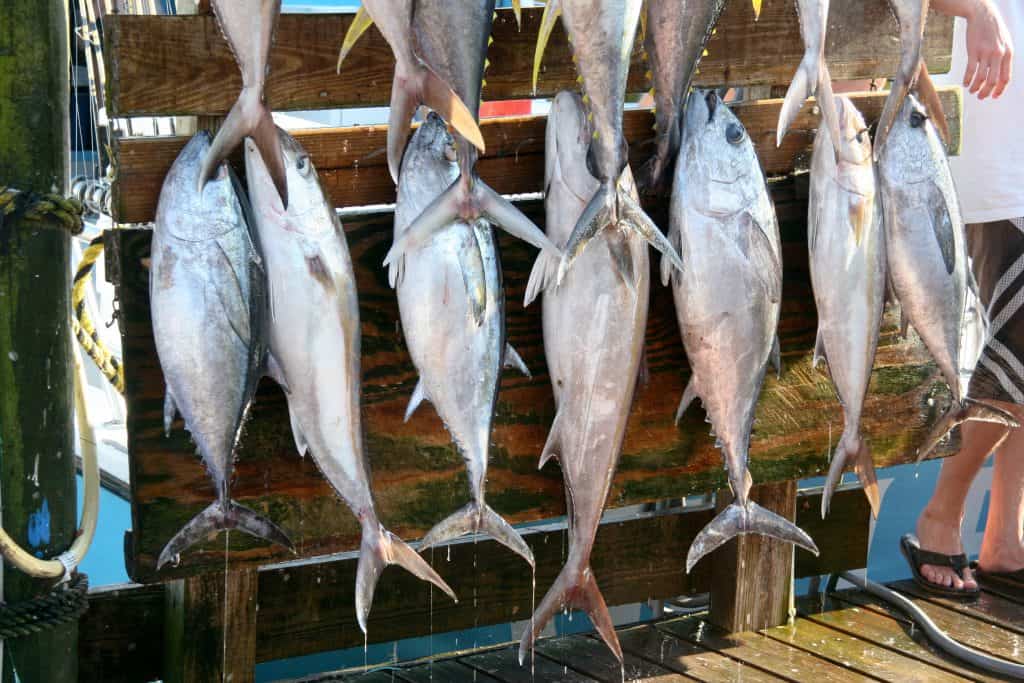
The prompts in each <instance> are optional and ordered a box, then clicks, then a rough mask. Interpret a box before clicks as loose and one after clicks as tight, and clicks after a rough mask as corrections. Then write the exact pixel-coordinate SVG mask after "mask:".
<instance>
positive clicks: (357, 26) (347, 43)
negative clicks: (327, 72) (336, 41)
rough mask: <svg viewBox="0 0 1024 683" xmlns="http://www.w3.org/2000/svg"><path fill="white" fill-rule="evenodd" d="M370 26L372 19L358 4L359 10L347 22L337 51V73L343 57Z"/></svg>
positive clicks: (339, 71) (339, 70)
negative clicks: (343, 38) (349, 21)
mask: <svg viewBox="0 0 1024 683" xmlns="http://www.w3.org/2000/svg"><path fill="white" fill-rule="evenodd" d="M371 26H373V19H371V18H370V13H369V12H367V11H366V8H365V7H363V6H360V7H359V11H358V12H356V15H355V16H354V17H353V18H352V23H351V24H349V27H348V32H347V33H346V34H345V40H343V41H342V43H341V50H339V51H338V66H337V71H338V73H341V63H342V62H344V61H345V57H348V53H349V52H351V51H352V48H353V47H355V45H356V43H357V42H358V41H359V39H360V38H361V37H362V35H363V34H364V33H366V29H368V28H370V27H371Z"/></svg>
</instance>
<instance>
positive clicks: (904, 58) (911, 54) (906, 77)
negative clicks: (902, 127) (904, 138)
mask: <svg viewBox="0 0 1024 683" xmlns="http://www.w3.org/2000/svg"><path fill="white" fill-rule="evenodd" d="M924 9H925V10H927V5H924ZM896 18H897V21H900V23H902V20H903V19H902V18H901V17H900V16H899V15H898V13H897V17H896ZM921 31H922V32H923V31H924V24H923V23H922V24H921ZM900 33H901V37H902V35H903V34H904V31H903V27H902V26H901V27H900ZM906 34H907V35H910V34H909V32H907V33H906ZM912 37H914V36H912ZM916 38H917V39H918V40H917V43H916V45H914V46H909V47H908V46H907V45H905V44H903V45H901V48H900V63H899V66H898V67H897V69H896V75H895V76H894V77H893V79H892V88H891V89H890V90H889V96H888V97H886V98H885V106H883V107H882V115H881V116H880V117H879V119H878V127H877V128H876V129H875V140H874V154H875V161H878V159H879V158H880V157H879V154H880V153H881V150H882V148H883V147H885V143H886V140H887V139H888V137H889V131H891V130H892V127H893V124H894V123H896V117H897V116H899V113H900V110H901V109H902V108H903V101H904V100H905V99H907V95H908V94H909V93H910V90H911V88H913V87H914V81H915V80H916V79H917V76H918V73H919V71H920V67H921V45H922V43H923V39H922V38H921V36H920V35H918V36H916ZM900 42H901V43H903V41H902V40H901V41H900ZM914 47H916V49H912V48H914Z"/></svg>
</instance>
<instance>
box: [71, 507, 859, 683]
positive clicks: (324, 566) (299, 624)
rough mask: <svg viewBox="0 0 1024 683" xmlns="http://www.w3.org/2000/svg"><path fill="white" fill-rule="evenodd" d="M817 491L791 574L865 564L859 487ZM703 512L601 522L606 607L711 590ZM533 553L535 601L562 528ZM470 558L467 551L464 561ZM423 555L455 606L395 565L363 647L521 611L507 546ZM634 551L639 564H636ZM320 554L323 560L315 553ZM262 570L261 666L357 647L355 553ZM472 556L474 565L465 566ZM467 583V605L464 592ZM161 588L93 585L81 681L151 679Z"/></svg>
mask: <svg viewBox="0 0 1024 683" xmlns="http://www.w3.org/2000/svg"><path fill="white" fill-rule="evenodd" d="M820 506H821V497H820V495H817V494H814V495H807V496H800V497H798V498H797V523H798V524H799V525H800V526H801V527H803V528H804V529H805V530H807V532H808V533H810V534H811V535H812V536H814V537H815V539H816V540H817V541H818V545H819V546H820V549H821V556H820V557H818V558H815V557H813V556H812V555H810V554H809V553H805V552H800V551H798V552H797V554H796V576H797V578H801V577H805V576H816V575H820V574H827V573H832V572H837V571H841V570H846V569H856V568H860V567H863V566H864V565H865V564H866V562H867V552H868V515H869V514H870V510H869V508H868V505H867V501H866V499H865V498H864V495H863V493H862V492H861V491H859V490H845V491H840V492H838V493H837V494H836V495H835V498H833V501H832V507H831V511H830V516H829V519H828V520H826V521H822V519H821V516H820V514H819V510H820ZM711 514H712V511H711V510H701V511H696V512H692V513H681V512H680V510H678V509H677V510H675V511H673V512H669V513H666V514H660V515H655V516H643V517H640V518H639V519H633V520H628V521H624V522H613V523H609V524H606V525H604V526H602V527H601V530H600V531H599V533H598V536H597V544H596V545H595V547H594V555H593V560H594V561H593V567H594V573H595V575H596V576H597V578H598V581H599V584H600V586H601V589H602V591H603V593H604V596H605V598H606V599H607V601H608V603H609V604H611V605H622V604H629V603H633V602H642V601H644V600H647V599H648V598H652V599H664V598H670V597H675V596H679V595H689V594H696V593H704V592H707V591H708V590H709V589H710V585H711V572H712V569H713V566H714V558H713V557H712V558H711V559H710V560H707V561H704V562H702V563H700V564H699V565H697V567H696V568H695V569H694V573H693V574H692V575H687V574H686V572H685V570H684V567H683V563H684V561H685V557H686V550H687V548H688V546H689V544H690V542H691V541H692V540H693V537H694V535H695V534H696V533H697V531H698V530H699V529H700V528H701V526H703V525H704V524H705V523H707V522H708V521H709V520H710V519H711ZM526 539H527V541H528V542H529V544H530V545H531V547H532V548H533V550H534V553H535V556H536V558H537V593H536V599H537V600H540V598H541V597H543V595H544V592H545V591H546V590H547V588H548V586H549V585H550V584H551V582H552V581H553V580H554V578H555V576H556V575H557V573H558V571H559V570H560V569H561V566H562V554H563V552H564V548H565V546H564V540H565V531H564V530H563V529H561V528H557V529H551V530H545V531H535V532H532V533H528V534H527V535H526ZM474 555H475V557H474ZM430 557H431V560H432V563H433V565H434V567H435V568H436V569H437V571H438V572H440V573H441V574H443V575H444V576H445V578H446V579H447V580H448V581H449V582H450V583H451V585H452V587H453V588H454V589H455V590H456V592H457V593H458V594H459V597H460V598H461V600H460V602H459V604H458V605H453V604H451V602H450V601H449V600H448V599H447V598H446V597H444V596H442V595H440V594H439V593H438V592H437V591H435V592H434V596H433V606H432V607H433V616H432V617H431V616H430V614H429V612H430V610H431V600H430V595H429V593H428V590H427V589H426V588H425V587H424V585H423V584H421V583H419V582H418V581H416V580H415V579H412V578H410V577H409V576H408V575H407V574H405V573H404V572H402V571H401V570H398V569H389V570H387V571H386V572H385V573H384V575H383V577H382V578H381V582H380V585H379V587H378V590H377V595H376V600H375V603H374V607H373V612H372V613H371V617H370V624H369V630H370V633H369V642H371V643H377V642H387V641H389V640H395V639H400V638H408V637H413V636H417V635H423V634H424V633H425V630H426V629H425V626H424V624H427V623H429V620H430V619H431V618H432V619H433V632H434V633H443V632H448V631H453V630H458V629H462V628H469V627H472V626H474V625H478V626H488V625H494V624H500V623H505V622H510V621H521V620H525V619H528V618H529V617H530V611H531V609H532V606H531V603H532V586H531V578H532V577H531V575H530V572H529V571H528V569H527V567H526V566H525V565H522V564H521V563H519V562H510V561H509V556H508V552H507V550H505V549H504V548H501V547H500V546H498V545H497V544H496V543H494V542H493V541H489V540H481V541H480V542H479V543H477V544H475V545H474V544H473V543H472V542H466V543H459V544H455V545H453V546H452V550H451V554H450V555H449V554H448V551H447V549H445V548H439V549H437V550H436V551H434V553H433V554H432V556H430ZM638 558H642V560H640V561H638ZM322 559H324V558H322ZM326 559H327V561H326V562H312V561H311V562H303V563H295V564H289V565H281V566H279V567H267V568H264V569H263V570H261V571H260V572H259V579H258V585H259V588H258V595H259V611H258V613H257V614H258V618H257V626H256V634H257V635H256V638H257V641H256V658H257V661H260V662H267V661H271V660H275V659H285V658H288V657H298V656H302V655H308V654H314V653H317V652H323V651H328V650H337V649H343V648H347V647H357V646H359V645H362V643H363V636H362V633H361V632H360V631H359V627H358V626H357V625H356V623H355V610H354V607H353V591H354V586H355V559H352V558H349V559H330V558H326ZM474 561H475V566H474ZM474 586H477V587H478V588H477V606H476V607H475V608H474V606H473V600H472V598H471V596H472V592H473V587H474ZM164 608H165V598H164V587H163V586H162V585H153V586H126V587H113V588H110V589H99V590H94V591H93V592H91V593H90V603H89V612H87V613H86V614H85V616H84V617H83V618H82V621H81V625H80V636H79V653H80V665H79V669H80V672H81V677H82V680H83V681H104V682H105V683H121V682H125V683H127V682H132V683H134V682H135V681H141V680H153V679H154V678H158V677H159V676H160V675H161V672H162V670H163V664H162V662H163V657H164V641H163V635H162V629H163V625H164V621H165V617H164Z"/></svg>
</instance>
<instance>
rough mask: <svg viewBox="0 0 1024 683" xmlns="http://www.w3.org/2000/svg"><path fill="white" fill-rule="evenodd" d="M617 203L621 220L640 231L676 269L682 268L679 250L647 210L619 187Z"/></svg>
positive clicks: (630, 194)
mask: <svg viewBox="0 0 1024 683" xmlns="http://www.w3.org/2000/svg"><path fill="white" fill-rule="evenodd" d="M618 204H619V216H620V218H621V219H622V222H624V223H625V224H627V225H629V226H630V227H631V228H633V229H634V230H636V231H637V232H638V233H640V235H641V236H642V237H643V238H644V239H645V240H647V242H648V244H650V245H651V246H652V247H654V248H655V250H657V251H658V252H659V253H661V255H662V257H663V258H665V259H668V261H669V262H670V263H671V264H672V265H673V266H674V267H675V268H676V269H677V270H680V271H681V270H682V269H683V259H682V258H680V256H679V252H677V251H676V248H675V247H674V246H673V245H672V243H671V242H670V241H669V239H668V238H667V237H666V236H665V233H663V232H662V231H661V228H659V227H658V226H657V225H656V224H655V223H654V221H652V220H651V217H650V216H648V215H647V212H646V211H644V210H643V208H642V207H641V206H640V204H639V203H638V202H637V200H636V199H634V198H633V194H632V193H630V192H628V191H626V189H625V188H623V187H620V188H619V190H618Z"/></svg>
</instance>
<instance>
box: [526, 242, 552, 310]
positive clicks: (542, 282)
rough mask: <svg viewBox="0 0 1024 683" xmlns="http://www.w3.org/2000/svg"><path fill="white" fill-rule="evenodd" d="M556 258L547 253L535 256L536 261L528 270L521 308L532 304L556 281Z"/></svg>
mask: <svg viewBox="0 0 1024 683" xmlns="http://www.w3.org/2000/svg"><path fill="white" fill-rule="evenodd" d="M558 264H559V260H558V257H557V256H555V255H553V254H551V252H548V251H542V252H540V253H539V254H537V260H536V261H534V262H533V268H532V269H530V279H529V280H528V281H527V283H526V294H525V295H524V296H523V306H524V307H526V306H529V305H530V304H532V303H533V302H534V301H535V300H536V299H537V297H538V296H540V293H541V292H543V291H544V290H545V289H547V288H548V287H549V286H550V285H551V284H552V283H554V282H555V281H556V280H557V279H558Z"/></svg>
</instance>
